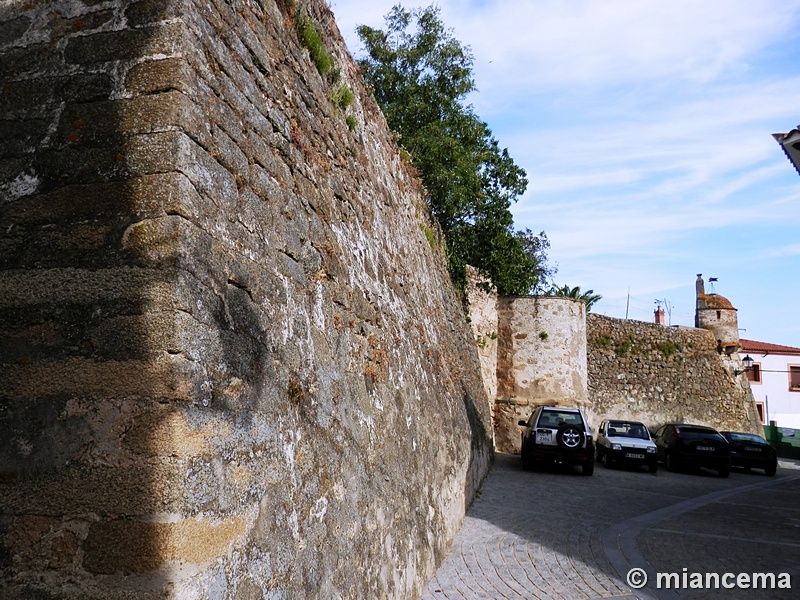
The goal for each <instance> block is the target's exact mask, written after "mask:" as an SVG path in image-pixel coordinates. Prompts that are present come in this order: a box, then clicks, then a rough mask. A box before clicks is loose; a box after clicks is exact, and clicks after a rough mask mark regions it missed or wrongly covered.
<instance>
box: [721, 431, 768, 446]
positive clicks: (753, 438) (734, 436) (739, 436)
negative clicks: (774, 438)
mask: <svg viewBox="0 0 800 600" xmlns="http://www.w3.org/2000/svg"><path fill="white" fill-rule="evenodd" d="M728 437H729V438H730V440H731V441H732V442H751V443H753V444H766V443H767V440H765V439H764V438H762V437H761V436H758V435H755V434H752V433H729V434H728Z"/></svg>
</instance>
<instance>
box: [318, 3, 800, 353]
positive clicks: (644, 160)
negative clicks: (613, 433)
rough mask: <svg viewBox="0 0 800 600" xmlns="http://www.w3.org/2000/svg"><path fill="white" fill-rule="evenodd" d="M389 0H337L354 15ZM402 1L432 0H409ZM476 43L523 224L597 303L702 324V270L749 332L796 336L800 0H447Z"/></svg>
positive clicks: (480, 97)
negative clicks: (697, 290) (518, 179)
mask: <svg viewBox="0 0 800 600" xmlns="http://www.w3.org/2000/svg"><path fill="white" fill-rule="evenodd" d="M396 3H397V2H396V0H390V1H385V0H370V2H364V1H363V0H361V1H357V0H331V1H330V5H331V8H332V10H333V12H334V15H335V17H336V22H337V24H338V26H339V29H340V30H341V32H342V35H343V36H344V37H345V40H346V41H347V43H348V46H349V48H350V50H351V53H353V54H354V55H355V56H358V55H359V54H360V53H361V51H362V49H361V46H360V42H359V40H358V37H357V35H356V34H355V28H356V26H357V25H359V24H366V25H370V26H372V27H383V26H384V21H383V16H384V15H385V14H386V13H388V12H389V10H390V9H391V7H392V6H393V5H394V4H396ZM401 4H402V5H403V6H404V7H405V8H409V9H410V8H419V7H424V6H428V5H429V4H431V2H419V3H413V2H410V1H408V2H401ZM436 5H437V6H439V7H440V9H441V17H442V20H443V22H444V23H445V25H446V26H447V27H448V28H450V29H452V31H453V35H454V37H455V38H456V39H458V40H460V41H461V42H462V43H463V44H465V45H467V46H469V47H470V48H471V50H472V53H473V55H474V58H475V63H474V75H475V80H476V83H477V87H478V91H477V92H476V93H474V94H473V95H472V96H471V97H470V98H469V102H470V103H472V104H473V106H474V107H475V112H476V113H477V114H478V115H479V116H480V117H481V118H482V119H483V120H485V121H486V122H487V123H488V124H489V126H490V128H491V129H492V131H493V133H494V136H495V137H496V138H497V140H498V141H499V143H500V146H501V147H507V148H508V150H509V152H510V154H511V156H512V157H513V158H514V160H515V161H516V162H517V163H518V164H519V165H520V166H521V167H522V168H524V169H525V170H526V171H527V173H528V179H529V181H530V183H529V186H528V190H527V192H526V193H525V194H524V196H522V197H521V198H520V200H519V201H518V202H517V204H516V205H514V207H513V213H514V217H515V226H516V227H517V228H519V229H522V228H526V227H527V228H530V229H532V230H533V231H535V232H538V231H542V230H544V231H545V233H546V234H547V236H548V238H549V240H550V243H551V248H550V251H549V260H550V262H551V263H552V264H554V265H556V266H557V267H558V273H557V274H556V276H555V281H556V283H557V284H559V285H565V284H566V285H570V286H576V285H578V286H580V287H581V289H583V290H587V289H593V290H594V291H595V292H596V293H600V294H602V295H603V300H601V301H600V302H599V303H598V304H597V305H595V308H594V311H595V312H597V313H600V314H606V315H608V316H612V317H621V318H624V317H625V316H626V314H627V316H628V317H629V318H632V319H638V320H642V321H652V320H653V311H654V309H655V307H656V303H655V301H656V300H660V301H662V302H664V303H665V305H666V306H667V307H668V309H669V312H671V323H672V324H673V325H689V326H691V325H693V322H694V282H695V277H696V275H697V274H698V273H702V274H703V276H704V277H705V278H706V279H708V277H716V278H717V279H718V281H717V282H716V283H715V284H714V291H716V292H717V293H719V294H721V295H723V296H725V297H726V298H728V299H729V300H730V301H731V303H732V304H733V305H734V306H735V307H736V308H738V309H739V313H738V316H739V327H740V328H741V329H742V331H740V335H741V337H744V338H748V339H754V340H758V341H762V342H770V343H775V344H785V345H790V346H796V347H800V306H798V298H800V176H798V174H797V173H796V172H795V171H794V169H793V168H792V166H791V163H790V162H789V161H788V160H787V159H786V158H785V156H784V154H783V152H782V151H781V148H780V146H779V145H778V144H777V143H776V142H775V141H774V140H773V138H772V136H771V134H772V133H785V132H788V131H790V130H791V129H793V128H795V127H796V126H798V125H799V124H800V0H759V1H757V2H754V1H753V0H703V1H702V2H700V1H697V0H672V1H671V2H655V1H645V0H615V1H609V0H572V1H570V2H566V1H563V0H514V1H513V2H512V1H510V0H505V1H499V0H473V1H470V0H440V1H439V2H436Z"/></svg>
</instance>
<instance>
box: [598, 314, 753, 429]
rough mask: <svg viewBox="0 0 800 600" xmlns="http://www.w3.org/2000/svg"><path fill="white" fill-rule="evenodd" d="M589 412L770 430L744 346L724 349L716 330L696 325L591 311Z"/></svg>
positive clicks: (653, 424)
mask: <svg viewBox="0 0 800 600" xmlns="http://www.w3.org/2000/svg"><path fill="white" fill-rule="evenodd" d="M587 330H588V335H587V342H588V344H587V346H588V357H587V358H588V365H589V398H590V408H589V411H588V412H589V417H590V421H591V423H592V425H593V426H594V427H598V426H599V425H600V421H601V420H602V419H605V418H607V417H615V416H621V417H624V418H630V419H635V420H638V421H642V422H643V423H645V424H646V425H647V426H648V427H650V428H651V429H652V428H654V427H656V426H658V425H661V424H663V423H665V422H667V421H683V422H686V423H698V424H700V425H709V426H711V427H715V428H717V429H721V430H734V431H748V432H752V433H758V434H761V433H763V430H762V427H761V424H760V421H759V419H758V414H757V412H756V408H755V404H754V401H753V395H752V392H751V391H750V384H749V382H748V380H747V377H745V376H744V375H738V376H737V375H734V372H735V370H737V369H739V370H743V366H742V363H741V361H740V360H739V356H738V354H735V353H734V354H732V355H731V356H728V355H727V354H725V353H724V352H720V351H719V350H718V342H717V340H716V339H715V337H714V333H713V332H711V331H708V330H705V329H696V328H691V327H665V326H663V325H657V324H655V323H645V322H643V321H631V320H624V319H614V318H611V317H604V316H602V315H596V314H591V313H589V315H588V318H587Z"/></svg>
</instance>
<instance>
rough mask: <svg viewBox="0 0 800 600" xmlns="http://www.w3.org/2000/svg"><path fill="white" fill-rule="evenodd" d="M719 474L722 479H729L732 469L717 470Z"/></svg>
mask: <svg viewBox="0 0 800 600" xmlns="http://www.w3.org/2000/svg"><path fill="white" fill-rule="evenodd" d="M717 473H718V474H719V476H720V477H728V476H729V475H730V474H731V468H730V467H722V468H721V469H717Z"/></svg>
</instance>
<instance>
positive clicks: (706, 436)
mask: <svg viewBox="0 0 800 600" xmlns="http://www.w3.org/2000/svg"><path fill="white" fill-rule="evenodd" d="M678 431H679V432H680V435H681V437H682V438H683V439H685V440H686V441H689V442H694V441H697V440H719V441H725V438H723V437H722V436H721V435H720V434H719V433H717V432H716V431H714V430H711V429H702V428H699V427H679V428H678Z"/></svg>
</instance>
